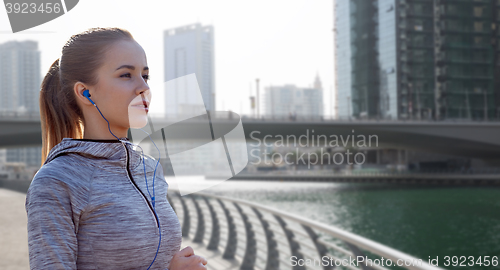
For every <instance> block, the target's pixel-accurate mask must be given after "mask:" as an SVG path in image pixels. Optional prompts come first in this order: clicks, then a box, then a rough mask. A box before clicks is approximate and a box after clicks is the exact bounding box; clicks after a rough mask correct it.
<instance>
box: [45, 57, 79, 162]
mask: <svg viewBox="0 0 500 270" xmlns="http://www.w3.org/2000/svg"><path fill="white" fill-rule="evenodd" d="M71 97H72V98H71ZM71 100H72V101H73V102H71ZM71 103H73V104H71ZM70 104H71V105H72V106H70ZM75 105H76V101H75V98H74V94H73V93H72V92H71V91H63V87H62V85H61V78H60V69H59V59H57V60H56V61H54V63H52V65H51V67H50V68H49V71H48V72H47V75H45V78H44V79H43V81H42V85H41V90H40V120H41V126H42V164H41V166H43V164H44V163H45V160H46V158H47V155H48V154H49V152H50V150H51V149H52V147H54V146H55V145H57V144H58V143H60V142H61V141H62V139H63V138H65V137H69V138H75V139H81V138H83V125H82V120H83V117H82V113H81V111H80V109H79V107H78V106H76V107H73V106H75Z"/></svg>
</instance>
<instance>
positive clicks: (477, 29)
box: [474, 22, 483, 32]
mask: <svg viewBox="0 0 500 270" xmlns="http://www.w3.org/2000/svg"><path fill="white" fill-rule="evenodd" d="M474 31H475V32H483V22H474Z"/></svg>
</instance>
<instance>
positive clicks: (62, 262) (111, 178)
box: [26, 138, 182, 270]
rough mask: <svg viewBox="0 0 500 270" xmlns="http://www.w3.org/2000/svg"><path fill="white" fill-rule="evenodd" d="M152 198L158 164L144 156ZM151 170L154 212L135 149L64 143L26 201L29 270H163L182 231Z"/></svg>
mask: <svg viewBox="0 0 500 270" xmlns="http://www.w3.org/2000/svg"><path fill="white" fill-rule="evenodd" d="M144 161H145V165H146V166H145V167H146V172H147V173H146V175H147V180H148V181H147V183H148V187H149V192H150V194H151V195H153V181H152V179H153V171H154V168H155V166H156V160H154V159H153V158H152V157H150V156H147V155H146V156H145V158H144ZM167 189H168V184H167V182H166V181H165V178H164V176H163V169H162V167H161V165H160V164H158V168H157V170H156V180H155V195H156V196H155V197H156V203H155V208H156V213H157V216H155V214H154V212H153V208H152V207H153V206H152V203H151V199H150V197H149V193H148V190H147V188H146V181H145V179H144V167H143V163H142V156H141V152H140V149H135V147H134V146H133V145H131V144H130V143H129V142H128V141H127V143H124V142H121V141H118V140H85V139H79V140H78V139H70V138H64V139H63V140H62V141H61V142H60V143H59V144H57V145H56V146H54V147H53V148H52V149H51V150H50V152H49V154H48V157H47V160H46V161H45V163H44V165H43V166H42V167H41V168H40V169H39V170H38V172H37V173H36V175H35V177H34V178H33V181H32V183H31V185H30V187H29V189H28V193H27V196H26V212H27V214H28V246H29V258H30V267H31V269H120V270H123V269H144V270H146V269H147V268H148V266H149V265H150V264H151V262H152V261H153V258H154V257H155V254H156V250H157V247H158V242H159V230H158V224H160V228H161V232H162V233H161V245H160V249H159V252H158V255H157V258H156V260H155V262H154V264H153V265H152V266H151V268H150V269H167V268H168V266H169V263H170V260H171V259H172V256H173V255H174V253H175V252H177V251H179V249H180V245H181V241H182V240H181V239H182V235H181V227H180V223H179V219H178V218H177V215H176V214H175V212H174V211H173V209H172V207H171V205H170V203H169V202H168V200H167V198H166V195H167Z"/></svg>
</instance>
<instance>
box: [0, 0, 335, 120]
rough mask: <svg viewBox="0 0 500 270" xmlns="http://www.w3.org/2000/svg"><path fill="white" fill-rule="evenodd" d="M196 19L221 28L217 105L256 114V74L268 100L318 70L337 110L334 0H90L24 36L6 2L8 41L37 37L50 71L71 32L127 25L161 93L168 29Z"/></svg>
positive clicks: (1, 19)
mask: <svg viewBox="0 0 500 270" xmlns="http://www.w3.org/2000/svg"><path fill="white" fill-rule="evenodd" d="M196 22H200V23H201V24H202V25H207V24H212V25H213V26H214V39H215V42H214V43H215V89H216V99H217V104H216V107H217V110H222V109H225V110H232V111H235V112H237V113H244V114H248V113H249V112H250V102H249V95H250V88H251V89H252V92H253V93H254V94H255V78H259V79H260V89H261V90H260V92H261V97H262V96H263V95H262V94H263V92H264V87H265V86H269V85H283V84H295V85H297V86H302V87H306V86H310V85H312V83H313V81H314V78H315V76H316V73H317V72H318V73H319V76H320V78H321V81H322V83H323V88H324V93H323V103H324V108H325V114H326V115H330V112H331V110H330V104H331V100H332V97H331V96H330V95H331V91H332V89H333V88H334V87H335V86H334V81H335V75H334V46H333V44H334V36H333V32H332V29H333V27H334V21H333V0H308V1H306V0H293V1H290V0H288V1H285V0H267V1H263V0H253V1H234V0H233V1H223V0H217V1H208V0H182V1H179V0H176V1H171V0H167V1H152V0H142V1H129V0H120V1H111V0H99V1H98V0H85V1H80V2H79V3H78V5H77V6H76V7H75V8H74V9H72V10H71V11H69V12H68V13H67V14H66V15H63V16H61V17H59V18H57V19H55V20H52V21H50V22H48V23H45V24H43V25H40V26H37V27H34V28H31V29H28V30H25V31H22V32H19V33H16V34H12V33H11V32H12V31H11V28H10V23H9V21H8V17H7V13H6V11H5V7H4V6H3V5H2V8H1V10H0V43H4V42H6V41H9V40H37V41H38V42H39V49H40V50H41V52H42V56H41V65H42V66H41V70H42V74H43V76H44V75H45V73H46V71H47V70H48V68H49V67H50V64H51V63H52V62H53V61H54V60H56V59H57V58H58V57H59V56H60V53H61V48H62V46H63V45H64V43H65V42H66V41H67V40H68V39H69V37H70V36H71V35H73V34H76V33H78V32H80V31H83V30H86V29H87V28H90V27H108V26H118V27H123V28H125V29H127V30H129V31H130V32H131V33H132V35H133V36H134V38H135V39H136V40H137V41H138V42H139V44H141V46H142V47H143V48H144V50H145V51H146V56H147V58H148V65H149V67H150V75H151V81H150V83H149V85H150V87H151V90H152V92H153V95H155V96H156V97H158V98H161V90H162V89H163V79H164V78H163V60H162V59H163V30H165V29H169V28H174V27H178V26H183V25H187V24H192V23H196ZM333 98H334V97H333ZM153 102H154V100H153ZM262 111H263V106H261V112H262Z"/></svg>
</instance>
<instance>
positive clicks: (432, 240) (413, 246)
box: [200, 178, 500, 270]
mask: <svg viewBox="0 0 500 270" xmlns="http://www.w3.org/2000/svg"><path fill="white" fill-rule="evenodd" d="M200 181H203V182H204V183H207V182H206V181H209V180H202V179H201V178H200ZM200 183H201V182H200ZM204 192H207V193H213V194H218V195H224V196H228V197H233V198H240V199H244V200H249V201H252V202H256V203H259V204H264V205H267V206H270V207H274V208H277V209H280V210H282V211H285V212H291V213H295V214H298V215H301V216H303V217H307V218H310V219H313V220H317V221H320V222H323V223H326V224H330V225H333V226H337V227H339V228H341V229H344V230H346V231H350V232H353V233H356V234H359V235H361V236H364V237H366V238H369V239H372V240H374V241H377V242H380V243H382V244H385V245H387V246H389V247H393V248H396V249H398V250H401V251H403V252H405V253H408V254H410V255H413V256H416V257H418V258H422V259H424V260H428V259H429V258H430V259H436V258H437V259H438V262H439V266H440V267H442V268H445V269H484V270H486V269H500V266H498V265H497V266H493V265H491V263H492V258H493V256H497V257H500V188H498V187H492V186H487V187H486V186H485V187H471V186H469V187H464V186H412V185H403V184H398V185H394V184H393V185H387V184H365V183H356V184H354V183H352V184H346V183H314V182H278V181H274V182H270V181H245V180H234V181H231V180H229V181H226V182H224V183H221V184H218V185H215V186H213V187H210V188H208V189H206V190H204ZM445 256H450V258H449V265H448V266H446V265H445V263H446V259H447V258H446V257H445ZM461 256H465V257H461ZM470 256H473V257H474V265H473V266H470V265H467V264H472V263H471V261H470V259H471V257H470ZM485 256H490V257H489V259H487V260H488V261H490V266H485V265H484V258H486V257H485ZM479 257H481V259H480V260H478V258H479ZM461 262H463V264H462V265H465V266H460V263H461ZM479 263H481V264H482V265H479ZM454 264H455V265H456V266H453V265H454Z"/></svg>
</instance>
